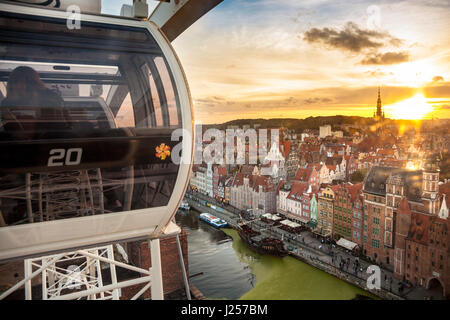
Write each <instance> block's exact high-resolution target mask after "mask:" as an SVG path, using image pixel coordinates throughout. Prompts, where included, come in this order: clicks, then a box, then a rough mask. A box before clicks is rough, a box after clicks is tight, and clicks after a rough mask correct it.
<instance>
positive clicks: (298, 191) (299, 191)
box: [288, 181, 308, 201]
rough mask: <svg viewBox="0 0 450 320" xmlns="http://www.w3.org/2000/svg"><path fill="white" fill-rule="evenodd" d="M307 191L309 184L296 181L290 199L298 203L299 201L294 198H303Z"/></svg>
mask: <svg viewBox="0 0 450 320" xmlns="http://www.w3.org/2000/svg"><path fill="white" fill-rule="evenodd" d="M307 189H308V183H306V182H299V181H295V182H294V183H293V184H292V187H291V192H290V193H289V195H288V198H290V199H293V200H297V201H298V199H296V198H294V196H295V195H299V196H300V197H301V196H302V195H303V192H305V191H306V190H307Z"/></svg>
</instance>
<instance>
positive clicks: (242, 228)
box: [238, 224, 288, 257]
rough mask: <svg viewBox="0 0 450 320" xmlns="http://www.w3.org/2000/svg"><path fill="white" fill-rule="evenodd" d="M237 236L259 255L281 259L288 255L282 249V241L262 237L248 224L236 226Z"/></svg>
mask: <svg viewBox="0 0 450 320" xmlns="http://www.w3.org/2000/svg"><path fill="white" fill-rule="evenodd" d="M238 234H239V236H240V237H241V239H242V241H244V242H245V243H246V244H247V245H248V246H249V247H250V248H251V249H252V250H254V251H256V252H257V253H259V254H268V255H272V256H278V257H283V256H285V255H287V254H288V252H287V251H286V249H284V244H283V241H281V240H279V239H275V238H273V237H270V236H263V235H261V233H260V232H258V231H256V230H254V229H253V228H251V227H250V226H249V225H248V224H241V225H239V226H238Z"/></svg>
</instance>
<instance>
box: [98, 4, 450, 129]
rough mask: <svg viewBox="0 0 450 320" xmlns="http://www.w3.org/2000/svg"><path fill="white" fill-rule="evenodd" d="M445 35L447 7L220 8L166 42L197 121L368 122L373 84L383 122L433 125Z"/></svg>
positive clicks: (444, 69)
mask: <svg viewBox="0 0 450 320" xmlns="http://www.w3.org/2000/svg"><path fill="white" fill-rule="evenodd" d="M104 2H106V1H104ZM116 2H119V1H116ZM121 2H122V3H123V2H124V1H121ZM108 3H109V4H108V6H110V7H107V6H105V5H104V6H103V10H105V11H108V10H111V11H110V12H112V11H114V10H119V11H120V6H116V7H113V4H114V1H113V2H109V1H108ZM149 3H151V1H149ZM117 7H118V9H117ZM449 30H450V2H449V1H448V0H427V1H426V0H408V1H394V0H389V1H363V0H357V1H332V0H302V1H293V0H224V1H223V2H222V3H221V4H220V5H218V6H217V7H216V8H214V9H213V10H212V11H210V12H209V13H208V14H206V15H205V16H204V17H202V18H201V19H200V20H198V21H197V22H196V23H195V24H194V25H192V26H191V27H190V28H189V29H187V30H186V31H185V32H184V33H183V34H181V35H180V36H179V37H178V38H177V39H175V41H174V42H173V43H172V44H173V46H174V48H175V50H176V51H177V53H178V55H179V57H180V59H181V62H182V64H183V67H184V70H185V72H186V75H187V78H188V81H189V85H190V89H191V94H192V97H193V101H194V111H195V117H196V120H197V121H201V122H203V123H221V122H225V121H228V120H232V119H239V118H280V117H286V118H287V117H289V118H305V117H308V116H319V115H336V114H342V115H359V116H372V115H373V112H374V111H375V107H376V100H377V87H378V86H381V98H382V102H383V106H384V109H385V112H386V115H387V116H388V117H391V118H431V117H432V116H434V117H435V118H440V119H442V118H450V37H449V35H448V34H449Z"/></svg>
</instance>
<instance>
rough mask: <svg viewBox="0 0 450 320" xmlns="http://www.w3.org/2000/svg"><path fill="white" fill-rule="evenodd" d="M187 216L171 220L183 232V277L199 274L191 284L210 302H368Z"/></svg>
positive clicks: (226, 231) (234, 235)
mask: <svg viewBox="0 0 450 320" xmlns="http://www.w3.org/2000/svg"><path fill="white" fill-rule="evenodd" d="M198 215H199V213H198V212H197V211H194V210H191V211H188V212H179V213H177V215H176V221H177V224H178V225H180V226H181V227H183V228H184V229H185V230H187V231H188V232H189V236H188V248H189V273H190V274H191V275H193V274H196V273H199V272H203V274H202V275H199V276H196V277H193V278H191V282H192V283H193V284H194V285H195V286H196V287H197V288H198V289H199V290H200V291H201V292H202V293H203V294H204V295H205V297H207V298H210V299H252V300H253V299H283V300H309V299H313V300H314V299H320V300H324V299H327V300H328V299H330V300H349V299H353V298H354V297H355V296H356V295H357V294H359V295H365V296H370V297H372V298H374V297H373V296H372V295H370V294H369V293H367V292H365V291H364V290H361V289H360V288H358V287H355V286H353V285H350V284H348V283H346V282H344V281H342V280H339V279H337V278H335V277H333V276H331V275H329V274H327V273H325V272H323V271H321V270H318V269H316V268H314V267H311V266H310V265H308V264H306V263H304V262H302V261H299V260H297V259H295V258H292V257H289V256H288V257H283V258H279V257H272V256H266V255H260V254H258V253H255V252H253V251H251V250H250V249H249V248H248V247H247V246H246V245H245V243H244V242H243V241H241V239H240V238H239V236H238V234H237V232H236V231H235V230H233V229H229V228H225V229H222V230H218V229H216V228H214V227H212V226H210V225H208V224H206V223H204V222H203V221H199V220H198Z"/></svg>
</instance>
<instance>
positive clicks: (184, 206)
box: [180, 199, 191, 210]
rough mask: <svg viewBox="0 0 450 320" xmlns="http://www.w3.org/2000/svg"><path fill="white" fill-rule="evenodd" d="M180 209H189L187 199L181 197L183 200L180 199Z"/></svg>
mask: <svg viewBox="0 0 450 320" xmlns="http://www.w3.org/2000/svg"><path fill="white" fill-rule="evenodd" d="M180 209H182V210H189V209H191V206H190V205H189V203H188V202H187V200H185V199H183V201H181V204H180Z"/></svg>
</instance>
